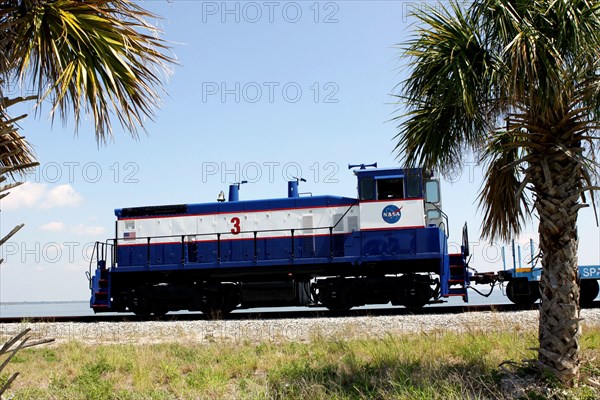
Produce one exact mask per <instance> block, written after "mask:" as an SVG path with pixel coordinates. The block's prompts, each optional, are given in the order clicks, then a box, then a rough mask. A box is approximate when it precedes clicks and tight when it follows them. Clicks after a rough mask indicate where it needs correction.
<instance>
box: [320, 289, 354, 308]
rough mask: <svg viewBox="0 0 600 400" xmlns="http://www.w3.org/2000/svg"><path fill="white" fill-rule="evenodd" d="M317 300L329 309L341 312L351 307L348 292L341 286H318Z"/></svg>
mask: <svg viewBox="0 0 600 400" xmlns="http://www.w3.org/2000/svg"><path fill="white" fill-rule="evenodd" d="M319 300H320V301H321V304H323V306H325V308H327V309H328V310H329V311H336V312H343V311H348V310H350V309H351V308H352V302H351V301H350V299H349V296H348V292H347V290H346V288H345V287H343V286H332V287H325V288H320V289H319Z"/></svg>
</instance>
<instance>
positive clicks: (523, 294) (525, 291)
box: [506, 279, 540, 306]
mask: <svg viewBox="0 0 600 400" xmlns="http://www.w3.org/2000/svg"><path fill="white" fill-rule="evenodd" d="M506 297H508V299H509V300H510V301H512V302H513V303H515V304H518V305H521V306H530V305H532V304H534V303H535V302H536V301H538V300H539V299H540V286H539V284H538V283H537V282H529V281H527V280H525V279H523V280H521V279H519V280H515V281H510V282H508V285H506Z"/></svg>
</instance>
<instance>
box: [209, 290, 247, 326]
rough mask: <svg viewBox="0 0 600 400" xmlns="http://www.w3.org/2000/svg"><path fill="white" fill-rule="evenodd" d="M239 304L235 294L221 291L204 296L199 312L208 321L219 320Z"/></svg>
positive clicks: (229, 291) (230, 291)
mask: <svg viewBox="0 0 600 400" xmlns="http://www.w3.org/2000/svg"><path fill="white" fill-rule="evenodd" d="M238 304H239V298H238V297H237V294H236V293H235V292H234V291H232V290H221V291H217V292H215V293H210V294H209V295H206V296H205V297H204V299H203V304H202V306H201V307H200V311H202V313H203V314H206V315H207V316H208V318H209V319H220V318H222V317H223V316H225V315H227V314H229V313H230V312H232V311H233V310H235V308H236V307H237V305H238Z"/></svg>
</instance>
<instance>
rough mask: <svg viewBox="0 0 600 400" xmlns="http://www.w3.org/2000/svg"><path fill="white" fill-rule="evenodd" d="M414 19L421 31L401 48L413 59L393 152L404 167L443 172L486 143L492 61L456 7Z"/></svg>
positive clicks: (470, 22)
mask: <svg viewBox="0 0 600 400" xmlns="http://www.w3.org/2000/svg"><path fill="white" fill-rule="evenodd" d="M417 17H418V18H419V20H420V21H421V23H422V25H423V27H421V28H420V30H419V32H418V35H417V37H416V38H415V39H413V40H411V41H409V42H408V44H407V45H406V47H405V49H404V54H405V55H406V56H409V57H411V59H412V60H413V61H412V63H411V64H410V66H411V74H410V76H409V77H408V79H406V81H405V82H404V83H403V93H402V95H401V96H400V98H401V99H402V100H405V102H406V105H407V107H408V108H409V111H408V112H407V113H406V114H404V115H401V116H399V117H397V118H396V120H398V121H399V122H400V124H399V130H400V133H399V134H398V135H397V136H396V138H397V139H398V144H397V146H396V151H397V152H398V153H399V154H401V155H403V157H404V158H405V164H407V165H410V166H416V165H417V164H418V165H419V166H422V167H425V168H432V167H440V168H442V169H444V168H447V167H452V166H455V165H457V164H458V165H460V164H461V163H462V155H463V154H464V153H465V150H466V149H468V148H476V147H478V146H480V145H481V144H482V143H483V142H484V140H485V135H486V132H487V131H488V130H489V129H490V127H489V125H488V123H487V121H488V120H489V119H490V115H491V114H493V113H494V112H495V110H494V108H493V104H494V102H492V101H490V100H491V99H490V97H494V95H493V94H492V93H493V88H491V87H490V85H489V82H490V81H489V77H490V74H492V73H493V71H494V68H495V65H494V64H495V60H494V59H493V57H491V55H490V53H488V52H487V51H486V50H485V49H484V48H483V47H482V41H481V38H480V37H479V34H478V31H477V29H476V24H475V21H473V20H472V19H471V18H470V16H469V15H467V14H465V13H464V12H463V11H462V10H461V9H460V7H459V6H458V5H456V4H454V3H453V4H452V12H450V11H449V10H447V9H445V8H443V7H442V8H440V9H435V10H433V9H432V10H429V12H428V13H422V14H418V15H417ZM491 119H492V120H493V119H494V118H493V117H492V118H491Z"/></svg>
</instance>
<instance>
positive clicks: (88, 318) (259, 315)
mask: <svg viewBox="0 0 600 400" xmlns="http://www.w3.org/2000/svg"><path fill="white" fill-rule="evenodd" d="M586 308H600V301H595V302H593V303H592V304H591V305H589V306H587V307H586ZM536 309H537V305H535V304H534V305H532V306H520V305H516V304H492V305H464V306H428V307H424V308H422V309H419V310H412V309H407V308H401V307H390V308H372V309H358V310H350V311H345V312H333V311H327V310H319V311H317V310H310V309H308V310H297V311H296V310H295V311H276V310H274V311H267V312H264V311H263V312H256V311H248V312H246V311H243V312H239V311H238V312H234V313H231V314H228V315H226V316H224V317H223V318H222V319H223V320H253V319H262V320H276V319H287V318H324V317H325V318H339V317H358V316H383V315H412V314H415V315H427V314H459V313H471V312H486V311H494V312H513V311H524V310H536ZM207 319H209V318H208V316H207V315H205V314H202V313H186V314H167V315H165V316H164V317H162V318H156V317H140V316H136V315H133V314H97V315H85V316H44V317H7V318H2V317H0V324H7V323H24V322H27V323H38V322H79V323H96V322H126V321H129V322H142V321H158V320H161V321H196V320H207Z"/></svg>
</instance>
